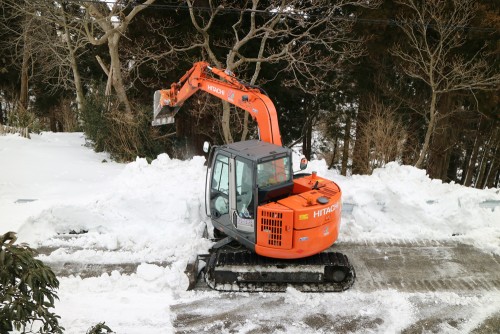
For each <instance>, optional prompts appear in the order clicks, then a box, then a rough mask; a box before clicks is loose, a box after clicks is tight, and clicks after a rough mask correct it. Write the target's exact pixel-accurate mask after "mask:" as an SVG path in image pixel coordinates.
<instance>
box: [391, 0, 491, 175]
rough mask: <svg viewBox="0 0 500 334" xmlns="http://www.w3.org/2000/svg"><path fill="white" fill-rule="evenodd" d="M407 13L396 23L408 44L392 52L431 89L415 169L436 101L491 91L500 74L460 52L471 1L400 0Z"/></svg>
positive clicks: (471, 10) (431, 130) (423, 154)
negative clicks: (445, 96) (444, 96)
mask: <svg viewBox="0 0 500 334" xmlns="http://www.w3.org/2000/svg"><path fill="white" fill-rule="evenodd" d="M399 3H400V4H402V5H404V6H405V7H406V8H407V9H408V10H409V11H410V12H411V14H409V15H405V16H401V17H400V18H399V20H398V25H399V27H400V29H401V31H402V32H403V34H404V36H405V38H406V41H407V45H404V46H403V45H400V44H398V45H396V46H394V48H393V49H392V50H391V54H392V55H394V56H395V57H397V58H399V60H400V61H401V64H402V68H403V71H404V72H405V73H406V75H408V76H410V77H412V78H415V79H419V80H422V81H423V82H424V83H425V84H427V85H428V87H429V88H430V101H429V106H428V109H426V110H424V111H423V114H424V116H425V119H426V122H427V129H426V133H425V139H424V143H423V147H422V150H421V152H420V155H419V158H418V160H417V162H416V164H415V166H416V167H419V168H421V167H422V166H423V163H424V160H425V157H426V154H427V151H428V148H429V144H430V141H431V137H432V134H433V133H434V130H435V127H436V124H437V121H438V119H439V118H440V117H441V112H440V111H439V110H438V108H437V106H438V100H439V98H440V96H441V95H442V94H445V93H449V92H453V91H460V90H468V91H471V92H473V91H474V90H489V89H495V88H496V87H498V85H499V84H500V73H498V72H495V69H494V68H492V67H490V66H489V65H488V62H487V60H486V55H485V54H484V52H483V51H484V50H483V49H481V50H479V51H477V52H476V53H475V54H474V55H472V56H470V57H465V56H464V55H460V54H459V53H458V49H459V48H460V47H461V46H463V45H464V43H465V42H466V39H465V33H464V30H465V28H466V27H467V26H468V25H469V23H470V22H471V20H472V18H473V17H474V15H475V12H476V4H475V1H473V0H453V1H417V0H403V1H399Z"/></svg>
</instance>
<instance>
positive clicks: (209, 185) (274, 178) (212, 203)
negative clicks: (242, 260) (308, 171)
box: [205, 140, 293, 249]
mask: <svg viewBox="0 0 500 334" xmlns="http://www.w3.org/2000/svg"><path fill="white" fill-rule="evenodd" d="M291 162H292V159H291V150H290V149H287V148H284V147H281V146H277V145H273V144H270V143H266V142H261V141H258V140H249V141H243V142H238V143H234V144H229V145H224V146H216V147H214V148H213V149H212V150H211V151H210V154H209V168H208V170H207V180H206V190H205V192H206V209H207V215H208V216H210V217H211V218H212V223H213V225H214V227H215V228H216V229H217V230H219V231H221V232H223V233H224V234H226V235H228V236H230V237H231V238H234V239H236V240H238V241H240V242H241V243H242V244H244V245H245V246H246V247H248V248H250V249H253V248H254V245H255V243H256V233H255V227H256V225H255V221H256V217H257V208H258V206H259V205H262V204H265V203H269V202H271V201H277V200H279V199H281V198H285V197H287V196H289V195H290V194H291V193H292V191H293V179H292V163H291Z"/></svg>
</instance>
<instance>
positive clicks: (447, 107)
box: [427, 94, 453, 181]
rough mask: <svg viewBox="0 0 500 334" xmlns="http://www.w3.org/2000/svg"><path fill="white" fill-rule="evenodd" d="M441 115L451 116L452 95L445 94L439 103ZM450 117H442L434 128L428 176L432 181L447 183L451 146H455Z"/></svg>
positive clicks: (428, 162)
mask: <svg viewBox="0 0 500 334" xmlns="http://www.w3.org/2000/svg"><path fill="white" fill-rule="evenodd" d="M439 102H440V103H439V110H441V114H442V115H445V114H449V113H450V112H451V108H452V105H451V103H452V100H451V94H445V95H444V96H443V97H442V98H441V99H440V101H439ZM450 119H451V118H450V117H440V118H439V119H438V120H437V122H436V126H435V128H434V131H433V132H434V134H433V136H432V140H431V142H430V144H429V150H428V152H429V154H428V161H427V174H429V177H430V178H432V179H441V180H443V181H446V178H447V172H448V164H449V162H450V153H451V146H452V145H453V139H452V131H451V127H450V124H449V122H450Z"/></svg>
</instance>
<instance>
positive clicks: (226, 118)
mask: <svg viewBox="0 0 500 334" xmlns="http://www.w3.org/2000/svg"><path fill="white" fill-rule="evenodd" d="M221 102H222V122H221V124H222V135H223V137H224V143H225V144H231V143H232V142H233V135H232V134H231V125H230V121H231V105H230V104H229V102H227V101H221Z"/></svg>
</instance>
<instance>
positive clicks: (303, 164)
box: [300, 158, 307, 170]
mask: <svg viewBox="0 0 500 334" xmlns="http://www.w3.org/2000/svg"><path fill="white" fill-rule="evenodd" d="M306 168H307V159H306V158H302V159H300V170H304V169H306Z"/></svg>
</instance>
